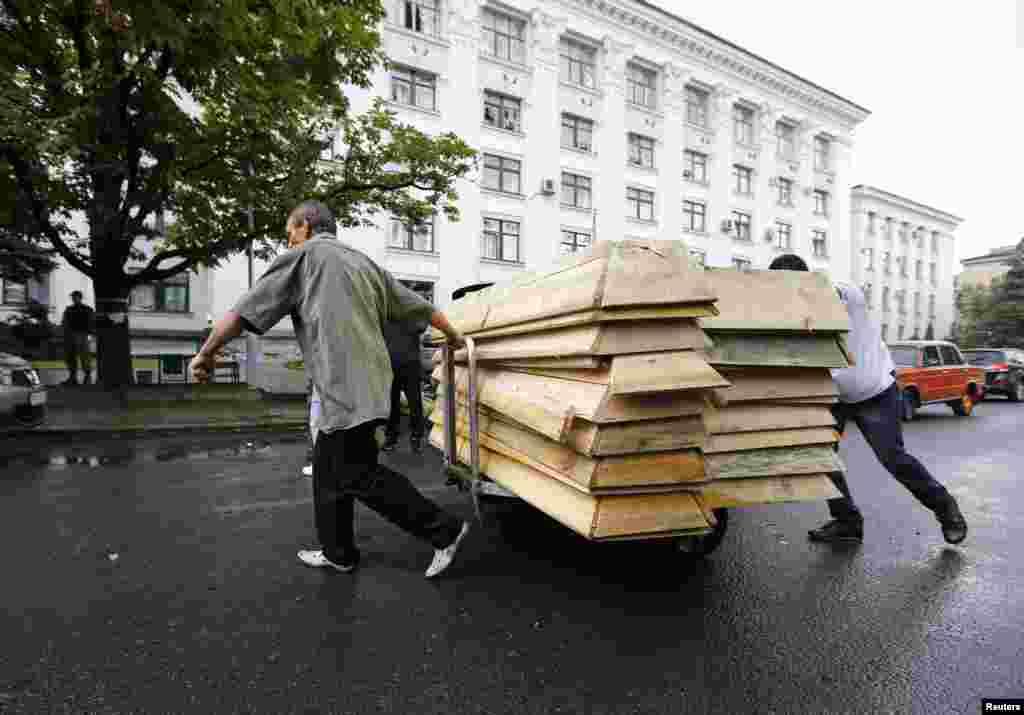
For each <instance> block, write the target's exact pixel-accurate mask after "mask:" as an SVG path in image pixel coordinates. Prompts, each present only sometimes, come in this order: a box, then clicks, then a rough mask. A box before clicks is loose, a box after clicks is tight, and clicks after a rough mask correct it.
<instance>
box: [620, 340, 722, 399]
mask: <svg viewBox="0 0 1024 715" xmlns="http://www.w3.org/2000/svg"><path fill="white" fill-rule="evenodd" d="M729 384H730V383H729V381H728V380H727V379H725V378H724V377H723V376H722V375H720V374H719V373H718V372H717V371H716V370H715V369H714V368H713V367H711V366H710V365H708V363H707V361H705V360H704V358H703V357H702V356H701V354H700V353H698V352H696V351H692V350H690V351H673V352H665V353H655V354H640V355H622V356H617V357H614V358H612V364H611V371H610V382H609V387H610V388H611V394H613V395H641V394H646V393H652V392H671V391H674V390H694V389H707V388H712V387H721V386H728V385H729Z"/></svg>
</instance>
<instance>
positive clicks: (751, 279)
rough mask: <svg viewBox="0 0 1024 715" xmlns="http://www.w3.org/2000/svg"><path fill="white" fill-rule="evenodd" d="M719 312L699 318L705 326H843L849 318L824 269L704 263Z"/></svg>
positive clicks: (807, 329)
mask: <svg viewBox="0 0 1024 715" xmlns="http://www.w3.org/2000/svg"><path fill="white" fill-rule="evenodd" d="M705 276H707V278H708V280H709V282H710V285H711V291H712V292H713V293H714V294H715V295H716V297H717V298H718V301H717V303H716V304H715V305H716V307H717V308H718V315H717V316H714V317H708V318H701V324H702V325H703V326H704V329H705V330H709V331H716V332H718V331H741V332H745V333H750V332H789V331H794V332H811V331H814V332H833V333H834V332H846V331H849V330H850V319H849V315H848V314H847V312H846V306H845V305H843V303H842V301H840V300H839V295H838V293H836V289H835V287H834V286H833V285H832V281H830V280H829V278H828V276H826V275H824V274H823V273H811V272H803V271H769V270H758V271H737V270H735V269H729V268H708V269H707V270H706V271H705Z"/></svg>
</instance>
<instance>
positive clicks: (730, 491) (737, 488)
mask: <svg viewBox="0 0 1024 715" xmlns="http://www.w3.org/2000/svg"><path fill="white" fill-rule="evenodd" d="M693 492H694V493H695V494H696V495H697V498H698V500H699V501H700V502H701V503H702V504H703V506H704V507H705V508H706V509H709V510H710V509H722V508H731V507H748V506H756V505H758V504H781V503H785V502H806V501H824V500H826V499H833V498H835V497H838V496H840V493H839V490H838V489H836V488H835V485H834V484H832V480H831V479H829V478H828V477H827V476H826V475H824V474H810V475H804V476H798V477H762V478H760V479H722V480H719V481H714V482H709V483H707V484H702V485H700V486H696V487H693Z"/></svg>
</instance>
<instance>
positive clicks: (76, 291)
mask: <svg viewBox="0 0 1024 715" xmlns="http://www.w3.org/2000/svg"><path fill="white" fill-rule="evenodd" d="M75 296H78V297H79V298H81V297H82V291H80V290H73V291H71V297H72V298H74V297H75Z"/></svg>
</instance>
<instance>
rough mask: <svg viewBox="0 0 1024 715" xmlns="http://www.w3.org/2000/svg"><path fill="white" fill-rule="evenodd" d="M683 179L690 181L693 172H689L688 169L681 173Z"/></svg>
mask: <svg viewBox="0 0 1024 715" xmlns="http://www.w3.org/2000/svg"><path fill="white" fill-rule="evenodd" d="M683 178H684V179H692V178H693V172H692V171H690V170H689V169H686V170H684V171H683Z"/></svg>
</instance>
